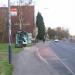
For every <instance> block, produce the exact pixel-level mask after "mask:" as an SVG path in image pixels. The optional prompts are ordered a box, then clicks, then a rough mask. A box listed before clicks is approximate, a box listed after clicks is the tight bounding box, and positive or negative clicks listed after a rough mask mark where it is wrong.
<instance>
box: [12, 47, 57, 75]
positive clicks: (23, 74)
mask: <svg viewBox="0 0 75 75" xmlns="http://www.w3.org/2000/svg"><path fill="white" fill-rule="evenodd" d="M13 65H14V70H13V75H58V74H57V73H56V72H55V71H54V69H52V66H50V65H47V64H46V63H44V62H43V61H40V60H39V59H38V57H37V55H36V47H35V46H33V47H29V48H28V47H26V48H24V50H23V51H22V52H20V53H19V54H17V55H16V56H15V57H14V59H13Z"/></svg>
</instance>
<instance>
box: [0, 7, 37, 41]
mask: <svg viewBox="0 0 75 75" xmlns="http://www.w3.org/2000/svg"><path fill="white" fill-rule="evenodd" d="M14 8H15V9H16V12H17V14H16V15H13V16H11V24H12V42H13V41H15V34H16V32H17V31H18V30H23V31H26V32H28V33H32V37H33V38H35V29H36V24H35V18H34V17H35V16H34V13H35V12H34V6H21V7H20V6H12V7H11V9H14ZM0 16H1V17H0V41H5V42H7V41H8V8H6V7H1V8H0ZM5 34H6V35H5Z"/></svg>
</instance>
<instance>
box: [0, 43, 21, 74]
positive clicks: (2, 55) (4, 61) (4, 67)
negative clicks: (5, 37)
mask: <svg viewBox="0 0 75 75" xmlns="http://www.w3.org/2000/svg"><path fill="white" fill-rule="evenodd" d="M21 50H22V48H15V44H12V52H13V54H14V55H15V54H16V53H18V52H20V51H21ZM12 70H13V65H12V64H9V63H8V44H7V43H0V75H12Z"/></svg>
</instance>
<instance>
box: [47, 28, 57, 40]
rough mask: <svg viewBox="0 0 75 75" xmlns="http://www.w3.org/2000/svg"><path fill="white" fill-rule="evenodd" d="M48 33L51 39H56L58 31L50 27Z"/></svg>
mask: <svg viewBox="0 0 75 75" xmlns="http://www.w3.org/2000/svg"><path fill="white" fill-rule="evenodd" d="M47 33H48V36H49V38H50V39H54V38H55V36H56V31H55V30H54V29H51V28H50V27H49V28H48V31H47Z"/></svg>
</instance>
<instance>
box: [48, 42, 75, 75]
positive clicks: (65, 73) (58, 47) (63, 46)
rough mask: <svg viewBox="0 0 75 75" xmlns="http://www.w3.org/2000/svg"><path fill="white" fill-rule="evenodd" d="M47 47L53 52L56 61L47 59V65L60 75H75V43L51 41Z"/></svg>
mask: <svg viewBox="0 0 75 75" xmlns="http://www.w3.org/2000/svg"><path fill="white" fill-rule="evenodd" d="M49 47H51V49H52V50H53V51H54V52H55V54H56V57H57V58H58V60H57V61H56V60H51V59H47V61H48V63H50V64H52V65H53V67H54V68H55V69H56V70H57V71H58V72H59V73H60V74H61V75H75V43H71V42H69V41H59V42H54V41H51V42H50V44H49Z"/></svg>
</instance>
